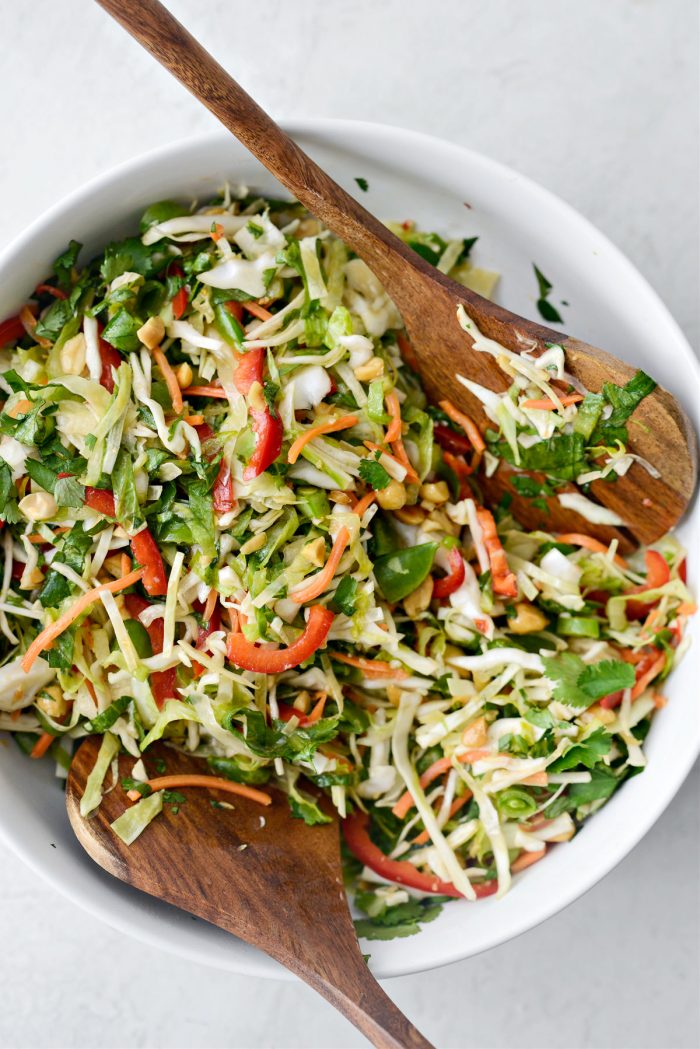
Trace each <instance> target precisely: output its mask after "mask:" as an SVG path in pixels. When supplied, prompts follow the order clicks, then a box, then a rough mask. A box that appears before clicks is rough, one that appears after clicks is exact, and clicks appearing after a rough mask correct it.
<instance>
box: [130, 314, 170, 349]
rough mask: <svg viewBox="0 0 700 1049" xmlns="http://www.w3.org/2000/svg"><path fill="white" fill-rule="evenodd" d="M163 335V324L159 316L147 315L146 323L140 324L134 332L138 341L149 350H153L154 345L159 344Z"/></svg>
mask: <svg viewBox="0 0 700 1049" xmlns="http://www.w3.org/2000/svg"><path fill="white" fill-rule="evenodd" d="M164 335H165V325H164V324H163V321H162V319H161V318H160V317H149V318H148V320H147V321H146V323H145V324H142V325H141V327H140V328H139V330H138V331H137V332H136V337H137V338H138V340H139V342H142V343H143V345H144V346H146V347H148V349H149V350H154V349H155V348H156V346H160V344H161V342H162V341H163V336H164Z"/></svg>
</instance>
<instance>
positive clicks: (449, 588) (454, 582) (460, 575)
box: [433, 546, 466, 601]
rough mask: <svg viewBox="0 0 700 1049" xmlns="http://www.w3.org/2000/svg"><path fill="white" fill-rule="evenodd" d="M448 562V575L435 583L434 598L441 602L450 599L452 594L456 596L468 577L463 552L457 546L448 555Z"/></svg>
mask: <svg viewBox="0 0 700 1049" xmlns="http://www.w3.org/2000/svg"><path fill="white" fill-rule="evenodd" d="M448 562H449V567H450V570H449V572H448V574H447V575H446V576H443V577H442V578H441V579H436V580H435V581H434V582H433V597H436V598H437V599H438V600H440V601H441V600H442V599H443V598H445V597H449V596H450V594H454V592H455V591H456V590H459V588H460V586H461V585H462V583H463V582H464V577H465V575H466V570H465V568H464V558H463V557H462V554H461V551H460V550H459V549H458V548H457V547H456V546H455V547H453V548H452V549H451V550H450V552H449V554H448Z"/></svg>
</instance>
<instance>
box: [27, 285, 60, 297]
mask: <svg viewBox="0 0 700 1049" xmlns="http://www.w3.org/2000/svg"><path fill="white" fill-rule="evenodd" d="M34 291H35V292H36V294H37V295H41V293H42V292H44V293H45V294H46V295H53V297H54V299H67V298H68V296H67V295H66V293H65V291H61V289H60V288H54V286H53V284H37V286H36V288H35V289H34Z"/></svg>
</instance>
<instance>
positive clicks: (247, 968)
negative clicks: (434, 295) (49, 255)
mask: <svg viewBox="0 0 700 1049" xmlns="http://www.w3.org/2000/svg"><path fill="white" fill-rule="evenodd" d="M280 124H281V126H282V127H283V128H284V129H285V130H286V131H287V132H288V133H289V134H290V135H291V136H292V137H295V136H300V137H310V138H312V139H313V137H314V136H316V137H320V139H321V140H324V141H327V142H329V144H330V143H331V142H334V138H342V136H343V133H344V132H347V133H348V134H349V133H351V132H352V133H354V134H356V135H357V134H359V135H360V136H361V140H365V141H366V140H370V141H374V142H376V141H381V144H382V145H383V146H390V144H391V143H392V142H396V143H398V142H401V145H402V146H403V147H405V146H406V145H412V146H413V147H415V149H416V150H417V151H419V152H420V151H421V150H426V151H428V150H430V151H433V153H434V152H435V151H439V153H440V155H441V156H442V157H444V158H447V159H448V160H449V158H450V157H452V158H454V159H455V161H458V162H459V163H464V162H467V163H468V164H469V165H471V166H472V167H473V168H474V169H476V170H479V171H480V172H482V173H484V174H487V175H488V176H489V177H492V178H497V179H499V180H505V181H511V182H512V181H513V180H517V182H518V187H519V190H523V191H524V192H526V193H527V194H529V195H530V196H531V198H532V199H535V200H537V201H541V202H542V203H543V205H544V206H546V207H547V209H548V210H549V211H550V212H558V213H559V215H561V217H562V219H565V220H566V221H567V222H568V223H572V222H573V223H574V224H575V225H577V226H578V228H579V229H580V230H581V231H582V232H585V233H587V234H588V235H589V236H595V238H596V240H597V242H598V243H599V244H600V245H601V246H602V247H603V248H604V249H605V251H606V253H607V254H608V255H609V257H610V258H611V260H612V262H613V263H614V265H615V266H617V267H619V268H620V270H621V271H622V272H624V275H625V277H626V279H627V281H628V282H630V285H631V286H632V287H633V288H635V289H636V291H637V292H638V293H639V294H640V295H641V296H643V297H644V299H645V301H646V303H647V304H648V305H649V306H652V307H653V308H654V309H655V311H656V313H657V315H658V316H659V319H660V322H663V324H664V325H665V326H666V330H667V331H668V333H669V335H670V336H671V337H672V338H673V342H674V346H673V353H674V354H680V355H681V356H682V358H683V362H684V365H685V368H686V369H687V372H688V374H690V375H692V377H693V379H694V381H695V385H696V386H697V388H698V390H699V391H700V361H699V360H698V358H697V357H696V355H695V354H694V352H693V350H692V348H691V346H690V344H689V342H688V340H687V338H686V336H685V334H684V333H683V331H682V329H681V328H680V325H679V324H678V322H677V321H676V320H675V318H674V317H673V316H672V314H671V313H670V311H669V309H668V308H667V307H666V305H665V304H664V302H663V300H662V299H661V297H660V296H659V294H658V293H657V292H656V291H655V290H654V288H653V287H652V286H651V285H650V284H649V282H648V281H647V280H646V278H645V277H644V276H642V274H641V273H640V272H639V270H638V269H637V268H636V266H634V264H633V263H632V262H631V261H630V260H629V259H628V258H627V256H626V255H625V254H624V253H623V252H622V251H621V250H620V249H619V248H618V247H617V246H616V245H615V244H613V243H612V242H611V241H610V240H609V239H608V237H607V236H606V235H605V234H604V233H602V232H601V231H600V230H599V229H598V228H597V227H596V226H595V225H594V224H593V223H592V222H591V221H590V220H589V219H587V218H586V217H585V216H584V215H582V214H581V213H580V212H578V211H577V210H576V209H575V208H574V207H573V206H572V205H570V204H568V203H567V202H566V201H564V200H562V199H561V198H560V197H559V196H558V195H557V194H555V193H553V192H552V191H551V190H549V189H547V188H546V187H544V186H542V185H540V184H539V183H538V182H536V181H534V180H533V179H531V178H529V177H528V176H525V175H522V174H521V173H520V172H518V171H517V170H516V169H514V168H511V167H510V166H509V165H506V164H504V163H502V162H501V161H497V160H493V159H491V158H490V157H488V156H485V155H484V154H482V153H480V152H477V151H475V150H473V149H470V148H468V147H464V146H461V145H458V144H457V143H453V142H450V141H447V140H445V139H442V138H439V137H437V136H434V135H429V134H426V133H424V132H420V131H414V130H411V129H406V128H402V127H399V126H396V125H389V124H383V123H376V122H371V121H361V120H348V119H341V118H313V117H305V118H293V119H288V120H282V121H280ZM229 139H230V136H229V133H228V132H226V131H224V130H214V131H211V132H205V133H203V134H199V135H194V136H186V137H183V138H179V139H176V140H174V141H172V142H169V143H165V144H163V145H161V146H158V147H157V148H155V149H152V150H148V151H145V152H141V153H139V154H138V155H136V156H135V157H131V158H129V159H127V160H125V161H122V162H120V163H119V164H117V165H114V166H112V167H109V168H108V169H107V170H106V171H103V172H101V173H99V174H98V175H96V176H95V177H93V178H92V179H90V180H89V181H87V182H85V183H83V184H82V185H80V186H78V187H77V188H76V189H74V190H72V191H71V192H70V193H68V194H66V195H64V196H63V197H62V198H61V199H59V200H58V201H57V202H56V203H54V204H52V205H51V206H50V207H48V208H47V209H46V210H45V211H44V212H43V213H42V214H41V215H39V216H38V217H37V218H36V219H34V220H33V221H32V222H31V223H30V225H29V226H28V227H26V228H25V229H24V230H23V231H21V232H20V233H19V234H18V235H17V236H15V237H14V238H13V239H12V241H11V242H10V243H9V244H8V245H7V247H6V248H4V249H3V250H2V252H0V271H1V270H2V269H3V268H4V267H5V266H6V265H7V263H8V261H10V260H11V259H12V257H13V256H15V255H17V254H18V253H21V252H22V251H23V250H24V249H25V247H26V246H27V245H28V244H29V243H30V242H31V241H32V239H33V238H34V237H35V236H36V234H37V233H38V232H39V231H40V230H41V229H42V228H43V227H45V226H47V225H48V224H50V223H51V222H53V221H54V220H55V219H57V218H59V217H60V216H61V214H62V213H63V212H64V211H67V210H70V209H71V208H73V207H75V206H76V205H79V204H80V203H81V201H84V200H85V199H86V198H88V197H89V196H90V195H91V194H93V193H97V192H101V191H104V190H105V189H107V188H108V187H109V185H110V183H113V182H119V181H120V180H121V179H123V178H124V176H127V175H128V174H129V173H134V172H137V171H138V170H139V169H140V168H141V167H142V166H144V165H146V164H148V165H152V164H157V163H159V162H161V163H162V162H163V161H165V160H166V159H167V158H168V157H169V156H171V155H176V154H178V153H179V152H180V151H182V150H185V149H186V150H188V151H189V150H193V149H197V148H204V147H215V146H216V145H217V144H219V143H223V142H225V141H228V140H229ZM697 498H698V496H697V494H696V496H695V499H694V500H693V503H696V502H697ZM693 503H691V507H689V510H688V514H687V516H690V513H691V509H692V506H693ZM689 737H690V738H689V739H688V738H687V739H686V747H685V750H684V759H683V760H682V761H681V762H680V763H679V764H675V765H674V767H673V771H672V773H671V772H669V774H668V775H667V780H666V782H665V786H664V790H663V791H659V792H657V794H656V795H655V796H654V801H653V804H651V805H649V806H648V807H647V809H646V810H645V811H644V813H642V814H641V815H640V816H639V818H638V819H636V820H635V821H633V822H629V823H627V824H626V825H625V826H623V827H619V828H618V830H619V833H618V834H617V835H616V838H615V841H614V844H613V847H612V848H611V850H610V851H609V852H608V854H607V855H606V856H605V858H604V860H602V861H600V860H598V862H597V863H596V864H595V865H594V866H593V865H592V866H591V868H590V869H587V870H584V869H583V868H582V869H581V870H580V871H579V872H578V874H577V875H576V876H575V877H574V878H572V879H571V882H570V883H569V885H568V886H567V887H566V888H562V889H561V891H560V892H559V893H558V894H557V896H556V899H555V901H554V902H552V903H549V902H547V903H545V904H544V905H543V906H542V907H541V908H539V909H538V910H537V912H536V914H535V915H534V916H531V915H530V914H529V913H525V909H524V908H523V913H522V916H521V918H520V920H519V921H515V922H513V921H511V922H510V923H508V924H507V927H506V926H504V927H503V928H502V930H501V931H499V932H495V933H494V936H493V938H492V939H491V940H490V941H489V943H488V944H484V945H482V946H480V947H479V948H478V949H477V950H464V949H461V950H460V949H459V948H455V949H452V950H448V949H446V950H445V953H444V956H443V957H442V958H441V960H440V961H437V962H431V963H429V964H428V965H416V964H411V962H410V961H409V960H408V959H407V960H406V961H404V962H403V963H401V961H400V958H399V959H398V960H397V961H398V963H397V964H394V965H392V966H391V972H390V973H387V974H386V975H385V976H382V978H386V979H389V978H394V977H398V976H403V975H408V974H410V973H414V972H421V971H427V970H428V969H431V968H439V967H442V966H443V965H449V964H452V963H453V962H456V961H460V960H463V959H464V958H466V957H471V956H473V955H476V954H478V953H481V951H484V950H490V949H491V948H492V947H497V946H499V945H500V944H502V943H505V942H507V941H509V940H511V939H515V938H516V937H517V936H520V935H522V934H523V933H524V932H526V931H528V930H529V929H532V928H535V927H536V926H537V925H539V924H541V923H542V922H544V921H546V920H547V919H548V918H550V917H552V916H553V915H555V914H557V913H559V912H560V911H562V910H564V908H566V907H568V906H569V905H570V904H571V903H573V902H574V901H575V900H576V899H578V898H579V897H581V896H583V895H584V894H585V893H587V892H588V891H589V890H590V889H591V888H593V887H594V886H595V885H596V884H597V883H598V882H599V881H601V879H602V878H604V877H605V876H606V875H607V874H609V873H610V871H612V870H613V869H614V868H615V867H616V866H617V865H618V864H619V863H620V862H621V861H622V860H623V859H624V858H625V856H627V855H628V853H629V852H631V850H632V849H633V848H634V847H635V846H636V845H637V844H638V843H639V841H640V840H641V839H642V838H643V837H644V835H645V834H646V833H647V832H648V831H649V830H650V828H651V827H652V826H653V824H654V823H655V822H656V820H657V819H658V818H659V817H660V816H661V814H662V813H663V812H664V810H665V809H666V807H667V806H668V805H669V804H670V802H671V801H672V799H673V798H674V797H675V795H676V793H677V792H678V790H679V789H680V787H681V785H682V784H683V782H684V780H685V779H686V777H687V775H688V773H689V772H690V770H691V768H692V766H693V764H694V762H695V760H696V758H697V757H698V754H700V720H699V721H698V723H697V725H696V726H695V730H694V734H693V733H692V732H689ZM0 841H1V842H2V843H3V844H5V845H6V846H7V847H8V848H10V849H11V850H12V851H13V852H14V853H15V854H16V855H17V856H18V857H19V858H20V859H21V860H22V861H23V862H24V863H26V864H27V866H28V867H29V868H30V869H31V870H33V871H34V872H35V873H36V874H38V875H39V876H40V877H41V878H42V879H43V880H44V881H46V882H48V883H49V884H50V885H51V886H52V887H53V888H55V889H57V890H58V891H59V892H60V893H61V894H62V895H63V896H65V897H67V898H68V899H69V900H71V901H72V902H73V903H75V904H77V905H78V906H79V907H81V908H82V909H83V910H85V911H87V912H88V913H90V914H92V915H94V916H95V917H98V918H100V919H101V920H102V921H104V922H106V923H107V924H108V925H110V926H111V927H113V928H115V929H117V930H118V931H120V932H123V933H126V934H128V935H130V936H132V937H134V938H136V939H137V940H141V941H142V942H145V943H148V944H149V945H152V946H156V947H159V948H162V949H165V950H168V951H169V952H171V953H175V954H177V955H179V956H181V957H184V958H189V959H191V960H195V961H197V962H200V963H202V964H205V965H209V966H212V967H215V968H219V969H221V968H225V969H227V970H231V971H235V972H241V973H245V974H248V975H251V976H262V977H265V978H283V979H284V978H289V979H295V977H293V976H292V974H290V973H288V972H287V971H286V970H283V969H282V968H281V966H278V965H277V963H274V962H271V960H270V959H268V958H267V957H266V956H261V955H258V953H257V952H251V953H250V954H247V953H246V955H245V957H244V958H240V956H239V957H238V958H235V957H233V956H232V962H233V964H231V965H225V966H224V965H222V964H221V960H220V958H219V957H214V958H212V957H209V956H208V955H207V953H206V949H205V947H203V946H200V945H199V944H197V943H194V944H192V943H185V944H180V943H178V942H174V943H173V942H171V941H170V940H169V939H168V936H167V928H168V927H167V923H163V924H162V931H159V930H158V928H151V927H150V926H148V927H146V928H144V927H142V926H141V925H139V924H138V923H137V922H136V921H134V920H130V919H127V918H125V917H123V916H122V915H121V914H113V913H111V912H109V910H108V909H107V908H105V906H104V904H103V903H101V902H100V903H95V902H94V901H93V898H92V897H89V898H88V897H84V896H81V895H80V894H79V893H78V891H77V890H74V889H73V887H72V885H71V884H70V882H69V881H67V880H66V879H65V878H64V877H62V876H61V875H58V874H54V873H53V871H52V869H51V867H50V865H46V864H42V863H41V862H40V860H39V859H37V858H35V856H34V855H33V854H32V851H31V849H30V848H29V847H26V846H25V842H24V839H23V838H21V837H17V836H16V835H13V834H12V833H11V832H10V831H9V830H8V829H7V828H6V827H5V826H4V824H3V823H2V821H0ZM136 913H137V911H136V909H134V914H135V915H136Z"/></svg>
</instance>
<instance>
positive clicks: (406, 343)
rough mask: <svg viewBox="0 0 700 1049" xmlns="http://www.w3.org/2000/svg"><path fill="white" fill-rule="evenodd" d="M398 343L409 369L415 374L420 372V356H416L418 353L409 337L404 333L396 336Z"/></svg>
mask: <svg viewBox="0 0 700 1049" xmlns="http://www.w3.org/2000/svg"><path fill="white" fill-rule="evenodd" d="M396 341H397V343H398V346H399V349H400V350H401V356H402V357H403V359H404V361H405V362H406V364H407V365H408V366H409V368H411V369H412V370H413V371H414V372H417V371H420V367H419V365H420V362H419V360H418V356H417V355H416V351H415V350H414V349H413V346H412V344H411V342H410V340H409V338H408V336H407V335H406V334H405V333H404V332H402V331H400V332H399V333H398V334H397V336H396Z"/></svg>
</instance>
